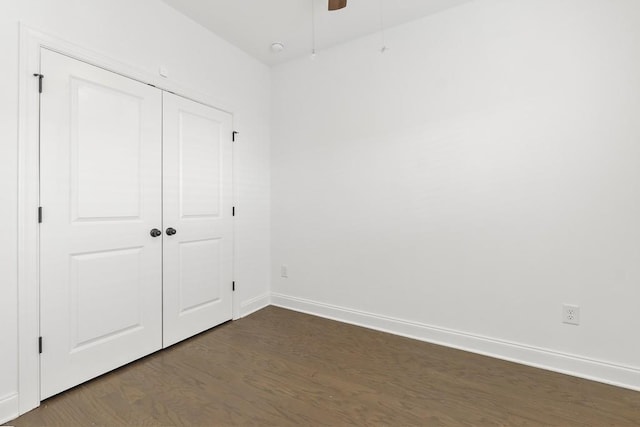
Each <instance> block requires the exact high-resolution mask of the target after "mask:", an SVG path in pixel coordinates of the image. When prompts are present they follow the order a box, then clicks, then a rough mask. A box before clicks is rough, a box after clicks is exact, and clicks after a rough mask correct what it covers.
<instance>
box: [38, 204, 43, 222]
mask: <svg viewBox="0 0 640 427" xmlns="http://www.w3.org/2000/svg"><path fill="white" fill-rule="evenodd" d="M38 224H42V206H38Z"/></svg>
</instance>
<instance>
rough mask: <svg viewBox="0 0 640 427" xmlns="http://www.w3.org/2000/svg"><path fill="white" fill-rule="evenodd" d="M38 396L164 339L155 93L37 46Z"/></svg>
mask: <svg viewBox="0 0 640 427" xmlns="http://www.w3.org/2000/svg"><path fill="white" fill-rule="evenodd" d="M41 67H42V73H43V74H45V75H46V88H45V90H44V92H43V93H42V95H41V98H40V99H41V141H40V146H41V148H40V158H41V162H40V163H41V164H40V169H41V172H40V179H41V182H40V193H41V196H40V197H41V204H42V207H43V222H42V224H41V225H40V319H41V322H40V324H41V334H42V338H43V352H42V355H41V358H40V363H41V397H42V398H43V399H45V398H47V397H49V396H51V395H54V394H56V393H59V392H60V391H63V390H65V389H67V388H70V387H73V386H75V385H77V384H80V383H82V382H84V381H86V380H88V379H91V378H93V377H96V376H98V375H101V374H103V373H105V372H108V371H110V370H112V369H114V368H117V367H119V366H122V365H124V364H126V363H128V362H131V361H133V360H135V359H138V358H140V357H142V356H145V355H147V354H149V353H151V352H153V351H155V350H158V349H160V348H161V346H162V308H161V307H162V287H161V283H162V239H161V238H153V237H151V236H150V235H149V231H150V230H151V229H152V228H161V227H162V222H161V221H162V198H161V196H162V193H161V190H162V168H161V165H162V134H161V129H162V94H161V91H159V90H158V89H156V88H153V87H150V86H148V85H145V84H142V83H139V82H136V81H134V80H130V79H127V78H125V77H122V76H120V75H117V74H114V73H111V72H108V71H106V70H103V69H101V68H98V67H94V66H91V65H88V64H86V63H83V62H80V61H77V60H74V59H71V58H69V57H66V56H63V55H60V54H57V53H54V52H51V51H48V50H46V49H44V50H42V55H41Z"/></svg>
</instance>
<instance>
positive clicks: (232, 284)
mask: <svg viewBox="0 0 640 427" xmlns="http://www.w3.org/2000/svg"><path fill="white" fill-rule="evenodd" d="M231 290H232V291H234V292H235V290H236V282H231Z"/></svg>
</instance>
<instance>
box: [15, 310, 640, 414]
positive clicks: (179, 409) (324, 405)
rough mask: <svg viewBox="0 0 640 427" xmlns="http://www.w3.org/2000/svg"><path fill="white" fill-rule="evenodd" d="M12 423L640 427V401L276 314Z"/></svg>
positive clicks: (181, 347) (189, 344)
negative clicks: (577, 426) (588, 426)
mask: <svg viewBox="0 0 640 427" xmlns="http://www.w3.org/2000/svg"><path fill="white" fill-rule="evenodd" d="M9 424H11V425H15V426H33V425H38V426H40V425H58V426H63V425H64V426H77V425H82V426H89V425H125V424H128V425H203V426H205V425H206V426H212V425H222V426H226V425H260V426H262V425H265V426H266V425H277V426H285V425H295V426H315V425H332V426H340V425H387V426H404V425H419V426H440V425H442V426H484V425H507V426H520V425H529V426H535V425H553V426H572V425H580V426H585V425H592V426H640V393H638V392H634V391H630V390H624V389H621V388H616V387H611V386H607V385H604V384H599V383H595V382H591V381H586V380H581V379H577V378H573V377H569V376H566V375H561V374H556V373H552V372H547V371H543V370H539V369H535V368H529V367H526V366H521V365H517V364H514V363H509V362H504V361H500V360H496V359H492V358H488V357H483V356H478V355H474V354H471V353H466V352H463V351H458V350H452V349H448V348H445V347H440V346H437V345H432V344H427V343H423V342H419V341H414V340H410V339H407V338H402V337H397V336H394V335H389V334H385V333H382V332H376V331H371V330H367V329H363V328H359V327H356V326H350V325H345V324H342V323H338V322H334V321H331V320H326V319H321V318H317V317H313V316H308V315H305V314H300V313H296V312H292V311H288V310H283V309H280V308H276V307H269V308H266V309H264V310H261V311H259V312H257V313H255V314H253V315H251V316H249V317H247V318H244V319H242V320H239V321H236V322H232V323H227V324H225V325H222V326H220V327H218V328H216V329H214V330H211V331H209V332H206V333H204V334H201V335H199V336H197V337H194V338H192V339H190V340H188V341H186V342H183V343H181V344H178V345H176V346H174V347H172V348H170V349H167V350H165V351H162V352H159V353H156V354H153V355H151V356H149V357H146V358H144V359H142V360H140V361H138V362H135V363H132V364H130V365H127V366H125V367H123V368H120V369H118V370H116V371H114V372H112V373H109V374H107V375H104V376H102V377H100V378H98V379H96V380H93V381H91V382H89V383H86V384H83V385H81V386H78V387H76V388H74V389H73V390H70V391H68V392H66V393H63V394H61V395H58V396H55V397H53V398H51V399H49V400H46V401H44V402H43V403H42V405H41V406H40V408H38V409H36V410H34V411H32V412H30V413H28V414H25V415H23V416H22V417H20V418H18V419H17V420H14V421H12V422H11V423H9Z"/></svg>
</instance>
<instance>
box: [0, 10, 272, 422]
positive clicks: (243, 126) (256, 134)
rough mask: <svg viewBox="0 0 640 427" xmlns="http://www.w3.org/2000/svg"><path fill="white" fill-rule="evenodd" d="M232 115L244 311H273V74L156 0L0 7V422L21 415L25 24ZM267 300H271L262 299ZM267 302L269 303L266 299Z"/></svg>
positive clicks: (238, 278)
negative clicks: (160, 74)
mask: <svg viewBox="0 0 640 427" xmlns="http://www.w3.org/2000/svg"><path fill="white" fill-rule="evenodd" d="M20 21H22V22H23V23H24V24H26V25H28V26H29V27H32V28H34V29H36V30H39V31H42V32H44V33H47V34H50V35H53V36H57V37H60V38H62V39H64V40H66V41H69V42H72V43H76V44H78V45H80V46H82V47H85V48H89V49H93V50H95V51H97V52H100V53H103V54H105V55H107V56H109V57H110V58H112V59H115V60H118V61H120V62H122V63H125V64H128V65H130V66H131V67H133V68H137V69H140V70H142V71H146V72H148V73H150V74H153V75H157V70H158V67H159V66H160V65H164V66H166V67H167V68H168V70H169V71H170V73H171V74H170V80H172V81H173V82H175V83H176V84H178V85H180V86H183V87H187V88H189V89H193V91H194V92H196V93H202V94H203V96H204V97H206V98H208V99H217V100H220V101H221V102H222V103H224V104H225V105H227V106H233V108H234V113H235V115H234V117H235V119H236V121H237V122H236V129H237V130H238V131H240V141H239V142H238V143H237V144H236V154H237V157H236V167H237V170H236V173H237V175H236V176H237V183H236V184H237V189H238V193H237V206H238V216H237V222H236V224H237V246H238V247H237V254H238V257H237V260H236V262H237V271H238V274H237V276H236V282H237V284H238V290H237V292H236V297H238V298H240V302H241V306H242V309H243V310H244V311H245V312H246V311H247V310H249V309H253V308H256V307H257V306H258V305H259V304H260V303H262V302H263V303H267V302H268V293H269V269H270V264H269V259H270V254H269V251H270V247H269V233H270V228H269V213H270V207H269V191H270V184H269V180H270V171H269V110H270V105H269V99H270V77H269V76H270V72H269V69H268V68H267V67H266V66H264V65H262V64H260V63H259V62H257V61H256V60H254V59H251V58H250V57H248V56H247V55H245V54H244V53H242V52H240V51H239V50H238V49H236V48H234V47H232V46H231V45H229V44H228V43H226V42H224V41H222V40H221V39H219V38H217V37H215V36H214V35H212V34H211V33H210V32H208V31H206V30H204V29H203V28H201V27H199V26H198V25H196V24H195V23H193V22H192V21H190V20H188V19H187V18H185V17H183V16H182V15H180V14H178V13H177V12H175V11H174V10H173V9H171V8H169V7H168V6H166V5H165V4H164V3H162V2H161V1H159V0H136V1H127V0H91V1H87V0H55V1H51V0H40V1H36V0H11V1H8V0H5V1H2V2H1V3H0V73H1V77H2V78H0V141H1V143H0V197H1V203H0V223H1V224H3V231H2V236H1V237H0V343H2V344H1V345H0V422H2V421H4V420H7V419H9V418H11V417H13V416H14V415H16V411H17V398H18V396H17V395H16V393H17V392H18V391H19V390H18V378H17V339H18V337H17V319H18V318H17V279H16V275H17V271H16V262H17V261H16V260H17V254H16V245H17V240H16V239H17V232H16V227H17V201H16V200H17V147H18V136H17V134H18V130H17V129H18V89H17V88H18V57H19V56H18V55H19V52H18V38H19V37H18V36H19V22H20ZM265 296H266V297H265ZM260 297H263V298H260Z"/></svg>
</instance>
